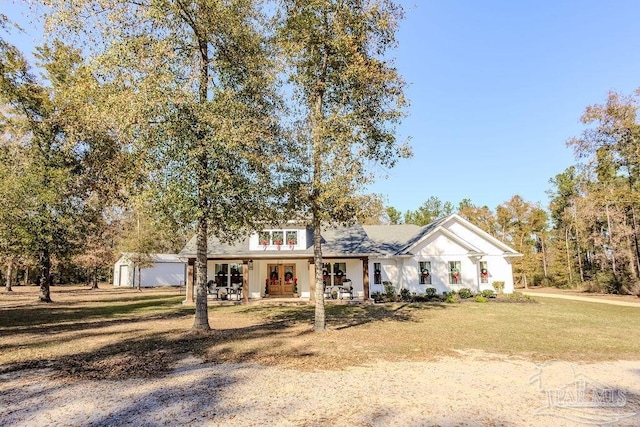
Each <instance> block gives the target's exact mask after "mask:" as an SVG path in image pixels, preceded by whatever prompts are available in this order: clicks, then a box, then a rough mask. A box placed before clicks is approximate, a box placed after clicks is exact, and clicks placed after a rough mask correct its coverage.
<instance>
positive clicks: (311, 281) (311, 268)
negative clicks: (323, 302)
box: [309, 258, 316, 303]
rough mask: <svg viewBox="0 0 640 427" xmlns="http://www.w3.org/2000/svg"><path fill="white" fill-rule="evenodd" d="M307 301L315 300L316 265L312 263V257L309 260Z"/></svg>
mask: <svg viewBox="0 0 640 427" xmlns="http://www.w3.org/2000/svg"><path fill="white" fill-rule="evenodd" d="M309 291H310V292H311V294H310V295H309V302H313V303H315V302H316V266H315V264H314V263H313V258H312V259H310V260H309Z"/></svg>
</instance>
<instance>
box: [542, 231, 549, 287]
mask: <svg viewBox="0 0 640 427" xmlns="http://www.w3.org/2000/svg"><path fill="white" fill-rule="evenodd" d="M540 248H541V249H542V271H543V274H544V278H545V282H546V279H548V278H549V274H548V272H547V251H546V249H545V247H544V236H543V235H541V236H540ZM545 285H546V283H545Z"/></svg>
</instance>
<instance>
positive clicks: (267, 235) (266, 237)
mask: <svg viewBox="0 0 640 427" xmlns="http://www.w3.org/2000/svg"><path fill="white" fill-rule="evenodd" d="M259 239H260V244H261V245H262V246H265V247H266V246H267V245H269V244H270V243H271V232H269V231H261V232H260V235H259Z"/></svg>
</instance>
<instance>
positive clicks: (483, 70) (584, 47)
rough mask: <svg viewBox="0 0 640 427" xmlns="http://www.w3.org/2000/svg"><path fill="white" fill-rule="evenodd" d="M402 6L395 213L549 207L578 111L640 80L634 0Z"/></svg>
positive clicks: (488, 0)
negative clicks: (402, 156) (517, 203)
mask: <svg viewBox="0 0 640 427" xmlns="http://www.w3.org/2000/svg"><path fill="white" fill-rule="evenodd" d="M401 4H403V5H404V7H405V9H406V19H405V20H404V21H403V22H402V24H401V30H400V33H399V47H398V49H397V50H396V51H395V53H394V56H395V57H396V64H397V66H398V68H399V70H400V72H401V74H402V75H403V76H404V78H405V80H406V81H407V82H408V88H407V96H408V98H409V100H410V102H411V106H410V109H409V116H408V117H407V118H406V119H405V120H404V122H403V124H402V126H401V127H400V128H399V137H400V138H402V139H404V138H408V137H409V138H411V144H412V146H413V149H414V153H415V156H414V158H413V159H410V160H406V161H402V162H401V163H399V164H398V166H397V167H396V168H394V169H392V170H389V171H388V175H389V178H388V179H386V180H380V181H378V182H377V183H376V184H375V185H374V186H373V187H372V191H375V192H379V193H382V194H385V195H386V196H387V197H388V200H387V201H388V204H389V205H391V206H393V207H395V208H397V209H399V210H401V211H403V212H404V211H406V210H408V209H412V210H414V209H417V208H418V207H419V206H420V205H421V204H422V203H423V202H424V201H425V200H427V199H428V198H429V197H430V196H437V197H438V198H440V199H441V200H442V201H450V202H452V203H454V204H455V205H457V203H458V202H459V201H460V200H462V199H463V198H469V199H471V201H472V202H473V203H474V204H477V205H487V206H488V207H490V208H491V209H495V208H496V206H498V205H499V204H501V203H503V202H505V201H507V200H508V199H510V198H511V197H512V196H513V195H515V194H519V195H520V196H522V197H523V198H524V199H525V200H527V201H529V202H533V203H538V202H539V203H541V205H542V206H543V207H546V205H547V204H548V197H547V195H546V191H547V190H548V189H549V188H550V185H549V183H548V181H549V179H550V178H552V177H554V176H555V175H556V174H558V173H561V172H563V171H564V170H565V169H566V168H567V167H568V166H570V165H572V164H574V163H575V162H576V160H575V159H574V156H573V152H572V151H571V149H570V148H568V147H566V145H565V142H566V140H567V139H569V138H570V137H572V136H579V135H580V133H581V132H582V130H583V129H584V126H583V125H582V124H580V122H579V118H580V116H581V115H582V112H583V111H584V108H585V107H586V106H587V105H590V104H597V103H602V102H604V101H605V99H606V96H607V92H608V91H609V90H615V91H619V92H622V93H625V94H630V93H632V92H633V91H634V90H636V89H637V88H638V87H640V49H639V47H640V46H639V45H640V24H639V23H638V17H640V1H638V0H607V1H603V0H536V1H511V0H500V1H499V0H438V1H424V0H423V1H417V0H402V1H401ZM23 10H26V6H24V4H23V3H22V2H16V3H14V2H12V1H7V0H4V1H3V0H0V12H2V13H5V14H7V15H8V16H9V17H10V18H14V19H18V20H19V22H21V24H22V25H23V26H25V27H26V29H27V31H28V34H27V35H24V36H21V38H22V41H21V42H20V43H19V44H20V46H21V47H23V49H24V48H26V49H30V48H29V46H32V45H33V43H34V40H37V38H38V33H39V30H38V29H36V28H29V24H28V20H27V19H25V18H24V17H20V16H19V15H20V11H23ZM12 41H14V42H15V39H12Z"/></svg>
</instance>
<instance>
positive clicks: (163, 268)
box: [113, 253, 187, 288]
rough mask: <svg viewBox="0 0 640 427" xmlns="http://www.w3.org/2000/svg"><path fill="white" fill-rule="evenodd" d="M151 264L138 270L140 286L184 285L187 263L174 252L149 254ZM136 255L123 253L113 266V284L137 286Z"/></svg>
mask: <svg viewBox="0 0 640 427" xmlns="http://www.w3.org/2000/svg"><path fill="white" fill-rule="evenodd" d="M150 262H151V266H149V267H142V269H141V270H140V286H141V287H143V288H145V287H153V286H184V284H185V282H186V268H187V263H186V262H185V260H184V259H180V258H179V257H178V255H176V254H151V255H150ZM137 281H138V269H137V265H136V255H135V254H133V253H124V254H122V256H121V257H120V259H118V261H116V263H115V265H114V267H113V286H122V287H130V288H131V287H137V286H138V282H137Z"/></svg>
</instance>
